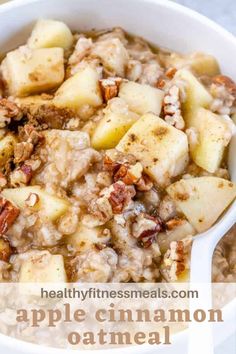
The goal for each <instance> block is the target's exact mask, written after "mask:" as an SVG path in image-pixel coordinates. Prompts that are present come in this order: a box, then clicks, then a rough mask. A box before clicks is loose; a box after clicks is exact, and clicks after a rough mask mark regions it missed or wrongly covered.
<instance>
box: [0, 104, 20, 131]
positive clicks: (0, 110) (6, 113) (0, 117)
mask: <svg viewBox="0 0 236 354" xmlns="http://www.w3.org/2000/svg"><path fill="white" fill-rule="evenodd" d="M22 117H23V113H22V111H21V109H20V108H19V107H18V106H17V105H16V104H15V103H14V102H11V101H9V100H8V99H6V98H1V99H0V128H4V127H5V126H6V125H8V124H9V123H10V122H11V120H20V119H21V118H22Z"/></svg>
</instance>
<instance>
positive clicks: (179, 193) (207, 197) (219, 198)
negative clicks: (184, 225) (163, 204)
mask: <svg viewBox="0 0 236 354" xmlns="http://www.w3.org/2000/svg"><path fill="white" fill-rule="evenodd" d="M167 193H168V194H169V195H170V197H171V198H172V199H173V200H174V201H175V203H176V204H177V206H178V207H179V208H180V210H181V211H182V212H183V213H184V215H185V216H186V218H187V219H188V220H189V222H190V223H191V224H192V225H193V227H194V228H195V229H196V230H197V231H198V232H203V231H206V230H208V229H209V228H210V227H211V226H212V225H213V224H214V223H215V222H216V221H217V219H218V218H219V216H220V215H221V214H222V213H223V211H224V210H225V209H226V208H227V207H228V206H229V205H230V203H231V202H232V201H233V200H234V199H235V197H236V185H235V184H234V183H232V182H230V181H228V180H225V179H223V178H218V177H197V178H191V179H186V180H184V179H182V180H180V181H178V182H176V183H174V184H172V185H170V186H169V187H168V188H167Z"/></svg>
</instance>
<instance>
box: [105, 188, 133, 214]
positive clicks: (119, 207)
mask: <svg viewBox="0 0 236 354" xmlns="http://www.w3.org/2000/svg"><path fill="white" fill-rule="evenodd" d="M112 187H113V190H112V191H111V193H110V195H109V197H108V201H109V203H110V204H111V207H112V211H113V213H114V214H120V213H121V212H122V211H123V209H124V207H125V206H126V205H127V204H128V203H129V202H130V201H131V199H132V198H133V197H134V196H135V190H134V188H133V187H132V186H130V187H129V186H126V185H125V184H124V183H122V182H116V183H114V184H113V185H112Z"/></svg>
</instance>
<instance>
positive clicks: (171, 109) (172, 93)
mask: <svg viewBox="0 0 236 354" xmlns="http://www.w3.org/2000/svg"><path fill="white" fill-rule="evenodd" d="M163 111H164V120H165V121H166V123H168V124H170V125H173V126H174V127H175V128H177V129H180V130H183V129H184V127H185V123H184V119H183V117H182V115H181V102H180V89H179V87H178V86H176V85H173V86H172V87H171V88H170V89H169V90H168V92H167V94H166V95H165V97H164V103H163Z"/></svg>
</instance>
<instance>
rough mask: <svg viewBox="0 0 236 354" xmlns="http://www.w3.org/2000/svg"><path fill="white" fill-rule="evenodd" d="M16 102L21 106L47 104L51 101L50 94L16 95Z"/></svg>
mask: <svg viewBox="0 0 236 354" xmlns="http://www.w3.org/2000/svg"><path fill="white" fill-rule="evenodd" d="M15 102H16V104H17V105H18V106H19V107H21V108H24V107H26V108H27V107H39V106H42V105H49V104H50V103H51V102H52V96H51V95H48V97H47V96H46V95H33V96H27V97H17V98H16V99H15Z"/></svg>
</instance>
